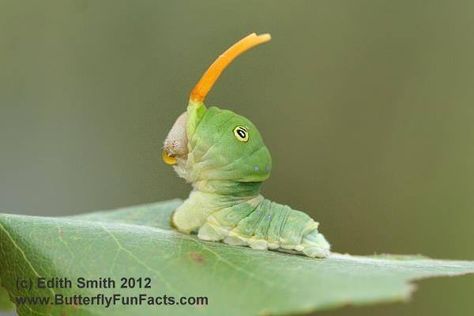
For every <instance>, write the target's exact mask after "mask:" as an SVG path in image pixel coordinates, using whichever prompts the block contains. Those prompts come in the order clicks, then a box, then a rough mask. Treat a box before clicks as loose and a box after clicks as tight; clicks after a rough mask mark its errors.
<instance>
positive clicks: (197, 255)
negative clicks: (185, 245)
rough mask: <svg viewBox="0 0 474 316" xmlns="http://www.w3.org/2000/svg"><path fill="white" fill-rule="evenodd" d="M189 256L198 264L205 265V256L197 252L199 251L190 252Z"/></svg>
mask: <svg viewBox="0 0 474 316" xmlns="http://www.w3.org/2000/svg"><path fill="white" fill-rule="evenodd" d="M188 255H189V257H190V258H191V260H192V261H194V262H196V263H199V264H204V262H205V261H206V260H205V259H204V256H203V255H202V254H201V253H199V252H197V251H190V252H188Z"/></svg>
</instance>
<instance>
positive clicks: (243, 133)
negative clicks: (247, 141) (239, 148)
mask: <svg viewBox="0 0 474 316" xmlns="http://www.w3.org/2000/svg"><path fill="white" fill-rule="evenodd" d="M237 134H239V136H240V137H241V138H245V131H244V130H243V129H240V128H239V129H238V130H237Z"/></svg>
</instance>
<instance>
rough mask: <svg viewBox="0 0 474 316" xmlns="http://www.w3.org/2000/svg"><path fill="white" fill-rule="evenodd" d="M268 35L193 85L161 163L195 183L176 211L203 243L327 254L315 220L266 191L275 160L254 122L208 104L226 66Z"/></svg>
mask: <svg viewBox="0 0 474 316" xmlns="http://www.w3.org/2000/svg"><path fill="white" fill-rule="evenodd" d="M268 40H270V35H269V34H263V35H258V36H257V35H256V34H255V33H254V34H250V35H248V36H247V37H245V38H243V39H242V40H240V41H239V42H237V43H236V44H234V45H233V46H232V47H230V48H229V49H228V50H227V51H226V52H224V54H222V55H221V56H219V58H218V59H217V60H216V61H215V62H214V63H213V64H212V65H211V66H210V67H209V69H208V70H207V71H206V73H205V74H204V75H203V77H202V78H201V80H200V81H199V82H198V84H197V85H196V86H195V88H194V89H193V90H192V92H191V96H190V100H189V104H188V107H187V111H186V112H184V113H183V114H181V116H179V117H178V119H177V120H176V122H175V123H174V125H173V127H172V128H171V130H170V132H169V133H168V136H167V137H166V140H165V142H164V147H163V160H164V161H165V163H167V164H169V165H173V167H174V169H175V171H176V172H177V173H178V175H179V176H181V177H183V178H184V179H185V180H186V181H187V182H189V183H191V184H192V186H193V190H192V192H191V194H190V195H189V197H188V199H186V200H185V201H184V202H183V204H182V205H180V206H179V207H178V208H177V209H176V210H175V212H174V213H173V217H172V224H173V225H174V227H176V229H177V230H179V231H181V232H183V233H188V234H189V233H197V235H198V238H200V239H203V240H209V241H223V242H224V243H227V244H231V245H242V246H250V247H252V248H254V249H262V250H263V249H274V250H278V251H284V252H297V253H302V254H304V255H307V256H309V257H319V258H325V257H327V256H328V255H329V253H330V245H329V243H328V242H327V241H326V239H325V238H324V236H323V235H322V234H321V233H319V231H318V225H319V224H318V223H317V222H315V221H314V220H313V219H312V218H311V217H309V216H308V215H307V214H305V213H303V212H301V211H297V210H293V209H292V208H290V207H289V206H287V205H282V204H278V203H275V202H272V201H270V200H268V199H265V198H264V197H263V196H262V195H261V194H260V187H261V185H262V182H263V181H265V180H266V179H267V178H268V177H269V176H270V171H271V168H272V159H271V155H270V152H269V150H268V148H267V147H266V146H265V144H264V142H263V139H262V136H261V135H260V133H259V131H258V130H257V128H256V127H255V125H254V124H253V123H252V122H251V121H249V120H248V119H247V118H245V117H243V116H241V115H238V114H236V113H234V112H232V111H229V110H223V109H220V108H217V107H209V108H208V107H206V106H205V104H204V98H205V96H206V95H207V93H208V92H209V91H210V89H211V88H212V86H213V84H214V83H215V81H216V80H217V78H218V77H219V75H220V74H221V73H222V71H223V70H224V69H225V67H226V66H227V65H229V64H230V63H231V62H232V60H233V59H234V58H235V57H237V56H238V55H240V54H241V53H242V52H244V51H246V50H248V49H250V48H252V47H254V46H256V45H258V44H261V43H264V42H267V41H268Z"/></svg>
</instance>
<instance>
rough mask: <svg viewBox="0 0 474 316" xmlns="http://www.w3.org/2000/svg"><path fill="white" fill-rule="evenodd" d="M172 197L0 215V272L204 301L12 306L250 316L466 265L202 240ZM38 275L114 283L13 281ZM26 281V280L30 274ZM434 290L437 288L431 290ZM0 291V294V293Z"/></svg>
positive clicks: (400, 293)
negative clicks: (127, 281) (177, 221)
mask: <svg viewBox="0 0 474 316" xmlns="http://www.w3.org/2000/svg"><path fill="white" fill-rule="evenodd" d="M180 203H181V201H179V200H172V201H168V202H163V203H156V204H150V205H144V206H137V207H130V208H126V209H121V210H116V211H106V212H97V213H92V214H86V215H80V216H74V217H63V218H47V217H30V216H18V215H0V267H1V270H0V280H2V285H3V286H4V287H5V288H6V289H7V290H8V292H9V294H10V295H11V297H18V296H22V295H27V296H30V297H32V296H41V295H42V296H46V297H53V296H54V295H57V294H63V295H74V294H81V295H83V296H95V295H98V294H100V293H103V294H105V295H113V294H114V293H120V294H122V295H124V296H134V295H139V294H140V293H144V294H147V295H149V296H163V295H167V296H168V297H170V296H174V297H183V296H194V297H204V296H205V297H207V298H208V305H207V306H203V305H201V306H184V305H180V306H176V305H175V306H171V305H154V306H153V305H152V306H149V305H146V304H144V305H140V306H133V305H127V306H124V305H118V306H112V307H110V308H105V307H103V306H97V305H77V304H76V305H62V306H58V305H33V304H29V305H18V306H17V308H18V309H17V310H18V313H19V315H66V314H67V315H69V314H70V313H71V312H72V313H71V314H73V315H154V314H157V313H161V314H165V315H189V314H190V313H191V312H193V313H195V314H202V315H253V314H260V315H261V314H264V315H267V314H285V313H296V312H298V313H301V312H310V311H313V310H322V309H328V308H334V307H338V306H343V305H347V304H355V305H360V304H369V303H378V302H387V301H398V300H405V299H407V298H408V297H409V296H410V294H411V292H412V290H413V286H412V285H411V284H410V281H411V280H416V279H420V278H426V277H432V276H453V275H460V274H465V273H474V262H468V261H448V260H431V259H428V258H424V257H419V256H416V257H409V256H390V255H384V256H374V257H361V256H350V255H342V254H333V255H332V256H331V257H330V258H329V259H311V258H307V257H303V256H297V255H289V254H282V253H277V252H271V251H258V250H252V249H250V248H246V247H232V246H228V245H224V244H221V243H212V242H203V241H200V240H198V239H196V237H195V236H188V235H183V234H181V233H178V232H176V231H174V230H173V229H172V228H171V227H170V224H169V217H170V215H171V213H172V211H173V210H174V209H175V208H176V207H177V206H178V205H179V204H180ZM38 277H58V278H64V277H67V278H69V279H70V280H72V281H73V283H75V282H76V279H77V278H79V277H84V278H87V279H97V278H100V277H102V278H105V277H110V278H113V279H114V280H116V282H117V283H116V286H117V288H115V289H113V288H106V289H78V288H76V287H75V284H73V288H71V289H59V288H54V289H39V288H36V287H35V286H33V288H32V289H31V290H29V289H21V288H20V289H18V288H17V281H18V280H19V279H20V280H29V279H31V280H33V281H35V280H36V279H37V278H38ZM122 277H142V278H146V277H150V278H151V279H152V281H151V289H136V288H135V289H120V288H119V286H120V282H119V281H120V278H122ZM33 283H35V282H33ZM440 294H442V293H440ZM0 296H1V294H0Z"/></svg>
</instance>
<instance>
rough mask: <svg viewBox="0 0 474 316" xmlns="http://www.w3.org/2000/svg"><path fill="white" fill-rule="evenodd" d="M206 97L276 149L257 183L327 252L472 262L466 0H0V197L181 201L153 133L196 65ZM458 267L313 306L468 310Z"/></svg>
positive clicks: (473, 45)
mask: <svg viewBox="0 0 474 316" xmlns="http://www.w3.org/2000/svg"><path fill="white" fill-rule="evenodd" d="M254 31H255V32H258V33H262V32H270V33H271V34H272V36H273V40H272V42H271V43H270V44H269V45H264V46H263V47H260V48H258V49H256V50H253V51H251V52H250V53H248V54H246V55H245V56H243V57H241V58H239V59H238V60H237V62H236V63H235V64H234V65H233V66H232V67H231V68H230V69H228V70H227V71H226V72H225V73H224V75H223V76H222V77H221V80H220V81H219V83H218V84H217V85H216V87H215V89H214V90H213V92H212V93H211V95H210V96H209V98H208V102H207V103H208V104H211V105H212V104H217V105H220V106H222V107H226V108H229V109H232V110H234V111H236V112H238V113H240V114H243V115H245V116H247V117H249V118H250V119H251V120H253V122H254V123H255V124H256V125H257V126H258V127H259V128H260V131H261V132H262V134H263V135H264V138H265V141H266V144H267V146H268V147H269V148H270V150H271V152H272V155H273V159H274V171H273V174H272V177H271V178H270V180H268V181H267V183H266V184H265V186H264V194H265V195H266V196H267V197H269V198H271V199H273V200H276V201H279V202H282V203H287V204H289V205H291V206H293V207H294V208H297V209H301V210H306V211H307V212H308V213H310V214H311V215H313V216H314V217H315V218H316V219H317V220H318V221H320V222H321V230H322V231H323V232H324V234H325V235H326V236H327V237H328V239H329V240H330V241H331V242H332V244H333V248H334V250H335V251H338V252H350V253H353V254H373V253H384V252H389V253H407V254H417V253H422V254H425V255H428V256H432V257H437V258H453V259H471V260H473V259H474V246H473V242H474V230H473V224H472V223H473V220H474V212H473V205H474V106H473V102H474V88H473V83H474V58H473V56H474V36H473V34H474V2H472V1H439V2H429V3H427V2H424V1H396V2H395V1H375V0H374V1H350V0H348V1H254V2H246V1H186V2H183V1H117V0H114V1H112V0H109V1H86V0H78V1H64V0H61V1H59V0H58V1H5V0H1V1H0V152H1V154H0V210H1V211H3V212H17V213H22V214H31V215H68V214H74V213H81V212H88V211H92V210H97V209H109V208H116V207H120V206H127V205H134V204H140V203H147V202H153V201H159V200H166V199H171V198H176V197H181V198H184V197H186V195H187V193H188V192H189V190H190V187H189V186H188V185H186V184H185V183H184V182H183V181H182V179H179V178H177V177H176V176H175V174H174V172H173V170H172V169H171V168H169V167H168V166H166V165H164V164H163V163H162V162H161V158H160V146H161V143H162V141H163V140H164V138H165V136H166V133H167V131H168V130H169V128H170V127H171V125H172V123H173V122H174V120H175V118H176V117H177V116H178V115H179V114H180V113H181V112H183V111H184V110H185V106H186V102H187V96H188V92H189V91H190V89H191V88H192V86H193V85H194V83H195V82H196V81H197V80H198V78H199V77H200V75H201V73H202V72H203V71H204V70H205V69H206V67H207V66H208V65H209V63H210V62H211V61H212V60H213V59H214V58H215V57H216V56H217V55H218V54H219V53H221V52H222V51H223V49H225V48H227V47H228V46H229V45H230V44H232V43H233V42H234V41H236V40H237V39H240V38H241V37H242V36H244V35H246V34H248V33H250V32H254ZM473 281H474V277H472V276H470V277H464V278H455V279H437V280H430V281H423V282H421V285H422V287H423V289H422V290H421V291H420V292H417V293H416V294H415V299H414V300H413V301H412V302H411V303H410V304H399V305H382V306H377V307H364V308H358V309H354V308H345V309H342V310H338V311H330V312H325V313H322V314H323V315H333V316H334V315H380V314H384V315H472V314H474V301H473V300H472V298H473V296H472V293H474V282H473Z"/></svg>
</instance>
